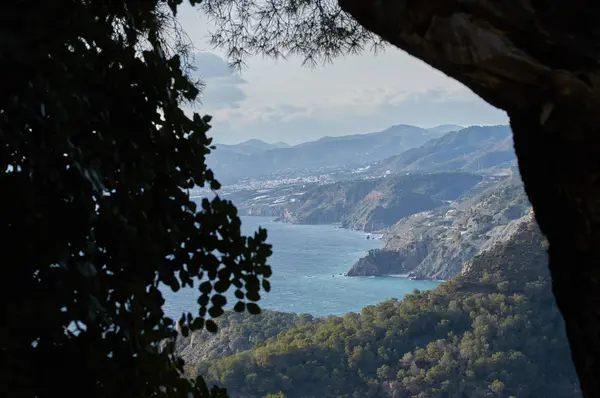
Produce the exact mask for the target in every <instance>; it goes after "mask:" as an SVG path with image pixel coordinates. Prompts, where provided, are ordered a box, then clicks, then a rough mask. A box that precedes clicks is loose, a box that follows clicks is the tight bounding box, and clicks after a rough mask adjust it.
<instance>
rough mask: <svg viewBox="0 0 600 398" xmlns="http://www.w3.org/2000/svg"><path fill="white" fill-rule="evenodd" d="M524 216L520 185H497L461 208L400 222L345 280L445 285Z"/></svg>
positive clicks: (514, 182)
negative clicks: (384, 278) (392, 277)
mask: <svg viewBox="0 0 600 398" xmlns="http://www.w3.org/2000/svg"><path fill="white" fill-rule="evenodd" d="M529 211H530V205H529V202H528V200H527V198H526V196H525V193H524V191H523V189H522V187H521V185H520V182H519V181H518V180H517V179H511V180H509V181H504V182H501V183H499V184H498V185H496V186H493V187H491V188H488V189H487V190H485V191H484V192H482V193H479V194H478V195H476V196H475V197H471V198H468V199H464V200H463V201H461V202H460V203H453V204H451V205H450V206H445V207H441V208H437V209H435V210H430V211H426V212H421V213H417V214H414V215H411V216H410V217H407V218H405V219H403V220H400V221H399V222H397V223H396V224H395V225H393V226H392V227H390V228H389V230H388V231H387V233H386V234H385V236H384V240H385V243H384V245H383V248H382V250H378V251H372V252H371V253H369V255H368V256H367V257H365V258H363V259H361V260H359V261H358V262H357V263H356V264H355V265H354V266H353V267H352V268H351V269H350V270H349V271H348V275H349V276H357V275H389V274H408V275H409V276H410V277H414V278H418V279H448V278H450V277H452V276H454V275H456V274H458V273H460V271H461V266H462V264H463V263H465V262H466V261H468V260H470V259H471V258H472V257H473V256H475V255H476V254H478V253H480V252H481V251H482V250H485V249H487V248H488V247H490V246H491V245H493V244H494V243H496V242H499V241H504V240H505V239H506V238H507V236H509V235H510V231H511V228H513V226H512V224H511V221H513V220H517V219H520V218H521V217H523V216H525V215H527V214H528V213H529Z"/></svg>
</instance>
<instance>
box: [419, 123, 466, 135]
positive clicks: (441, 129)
mask: <svg viewBox="0 0 600 398" xmlns="http://www.w3.org/2000/svg"><path fill="white" fill-rule="evenodd" d="M462 129H464V127H463V126H458V125H456V124H442V125H440V126H435V127H430V128H428V129H427V131H432V132H435V133H442V134H446V133H449V132H451V131H458V130H462Z"/></svg>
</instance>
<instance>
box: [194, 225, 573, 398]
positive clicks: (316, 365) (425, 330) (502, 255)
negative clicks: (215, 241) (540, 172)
mask: <svg viewBox="0 0 600 398" xmlns="http://www.w3.org/2000/svg"><path fill="white" fill-rule="evenodd" d="M545 248H546V242H545V240H544V238H543V237H542V236H541V234H540V233H539V231H538V228H537V226H536V224H535V223H534V221H533V218H532V216H531V215H529V216H526V217H523V218H522V219H521V220H519V221H518V222H516V223H515V228H514V229H513V232H512V234H511V236H509V237H507V240H506V241H504V242H501V243H500V244H497V245H495V246H494V247H492V248H491V249H489V250H487V251H485V252H483V253H482V254H480V255H478V256H476V257H474V258H473V259H472V260H471V261H470V262H469V263H467V264H466V265H465V267H464V270H463V273H462V275H460V276H457V277H455V278H453V279H451V280H450V281H448V282H445V283H443V284H442V285H440V286H439V287H438V288H436V289H434V290H431V291H427V292H415V293H414V294H411V295H409V296H407V297H405V298H404V299H403V300H400V301H398V300H389V301H386V302H383V303H381V304H378V305H375V306H370V307H366V308H365V309H363V311H362V312H361V313H360V314H356V313H349V314H347V315H345V316H344V317H333V316H332V317H327V318H320V319H316V320H310V319H308V318H306V319H304V321H302V322H299V321H298V320H297V319H295V320H293V321H292V323H293V324H294V325H295V326H293V327H292V328H291V329H288V330H285V331H282V332H281V333H279V334H277V335H276V336H275V337H273V338H271V339H267V340H264V339H262V338H261V339H259V340H260V341H258V342H256V343H255V344H252V348H250V349H247V350H242V351H240V352H238V353H237V354H235V355H231V356H228V357H225V358H222V359H219V360H216V361H207V362H204V361H199V363H198V364H197V366H196V372H199V373H201V374H205V375H207V377H208V378H209V380H211V381H212V382H216V383H219V384H222V385H225V386H226V387H227V388H228V389H229V392H230V395H231V396H234V397H264V396H265V395H266V394H267V393H277V392H279V391H281V392H283V393H284V394H285V396H286V397H289V398H300V397H396V398H399V397H421V398H431V397H440V398H441V397H461V398H462V397H464V398H467V397H469V398H470V397H540V398H542V397H557V398H562V397H565V398H566V397H579V396H580V393H579V391H578V387H577V385H578V384H577V379H576V376H575V372H574V369H573V366H572V363H571V360H570V356H569V348H568V346H567V342H566V339H565V334H564V330H563V321H562V318H561V317H560V314H559V313H558V310H557V308H556V305H555V303H554V298H553V296H552V294H551V290H550V283H549V276H548V271H547V265H546V264H547V256H546V254H545ZM244 319H246V318H244V317H243V318H240V319H239V321H240V322H242V323H244V322H246V321H245V320H244ZM286 319H287V318H286ZM286 322H287V321H286ZM267 324H268V323H265V328H269V330H272V326H266V325H267ZM255 325H258V328H259V329H260V328H261V324H255ZM239 330H240V331H241V333H242V334H243V333H245V332H243V331H244V330H249V329H244V328H240V329H239ZM246 333H248V336H246V337H247V338H251V335H252V334H253V333H256V331H255V332H246ZM259 335H260V333H259Z"/></svg>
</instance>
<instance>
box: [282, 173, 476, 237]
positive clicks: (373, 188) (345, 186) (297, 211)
mask: <svg viewBox="0 0 600 398" xmlns="http://www.w3.org/2000/svg"><path fill="white" fill-rule="evenodd" d="M482 179H483V177H481V176H478V175H475V174H469V173H460V172H451V173H431V174H405V175H398V176H390V177H385V178H378V179H366V180H355V181H343V182H338V183H335V184H328V185H321V186H316V187H313V188H311V189H309V190H308V191H307V192H305V193H304V194H303V195H302V196H299V197H298V198H297V199H296V200H295V201H294V202H292V203H288V204H287V205H286V206H285V209H284V211H283V212H282V216H281V217H280V220H281V221H285V222H290V223H295V224H332V223H340V224H341V226H342V227H344V228H350V229H357V230H363V231H374V230H380V229H383V228H386V227H389V226H391V225H393V224H394V223H396V222H397V221H398V220H400V219H402V218H405V217H407V216H410V215H411V214H415V213H419V212H422V211H425V210H429V209H434V208H436V207H439V206H441V205H444V204H445V203H447V202H448V201H452V200H455V199H456V198H458V197H460V195H462V194H463V193H464V192H465V191H467V190H469V189H471V188H472V187H473V186H475V185H476V184H477V183H479V182H480V181H481V180H482Z"/></svg>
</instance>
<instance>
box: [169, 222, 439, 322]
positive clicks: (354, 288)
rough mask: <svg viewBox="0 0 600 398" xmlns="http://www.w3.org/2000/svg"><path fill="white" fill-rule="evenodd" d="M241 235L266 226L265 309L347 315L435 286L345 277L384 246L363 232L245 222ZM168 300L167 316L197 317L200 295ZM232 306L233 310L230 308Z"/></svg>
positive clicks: (173, 296)
mask: <svg viewBox="0 0 600 398" xmlns="http://www.w3.org/2000/svg"><path fill="white" fill-rule="evenodd" d="M241 219H242V230H243V232H244V233H245V234H247V235H250V234H252V233H253V232H254V231H256V230H257V229H258V227H259V226H262V227H264V228H266V229H267V233H268V237H267V242H268V243H270V244H271V245H273V255H272V256H271V257H270V259H269V265H271V267H272V268H273V275H272V276H271V278H270V282H271V291H270V292H269V293H265V292H262V297H261V300H260V302H259V305H260V306H261V307H262V308H264V309H271V310H277V311H285V312H296V313H310V314H312V315H314V316H325V315H343V314H345V313H347V312H359V311H360V310H361V309H362V308H363V307H365V306H367V305H371V304H376V303H379V302H381V301H384V300H386V299H389V298H402V297H404V295H406V294H407V293H410V292H412V291H413V290H414V289H419V290H427V289H431V288H434V287H435V286H437V285H438V284H439V282H435V281H415V280H410V279H407V278H403V277H347V276H343V274H344V273H345V272H346V271H348V269H349V268H350V267H351V266H352V265H353V264H354V263H355V262H356V261H357V260H358V259H359V258H360V257H362V256H364V255H365V254H366V253H367V252H368V251H369V250H370V249H375V248H379V247H380V245H381V241H380V240H376V239H366V236H367V235H366V234H365V233H364V232H358V231H350V230H345V229H341V228H338V227H336V226H333V225H293V224H286V223H280V222H274V221H273V219H272V218H267V217H241ZM161 290H162V291H163V294H164V295H165V299H166V302H165V305H164V308H165V312H166V313H167V314H168V315H170V316H174V317H179V316H180V315H181V313H182V312H187V311H191V312H192V313H195V312H196V311H197V308H198V306H197V304H196V299H197V291H196V290H192V289H184V290H182V291H180V292H178V293H172V292H171V291H169V290H168V288H163V289H161ZM232 305H233V302H232V303H231V305H230V304H228V308H231V306H232Z"/></svg>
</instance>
